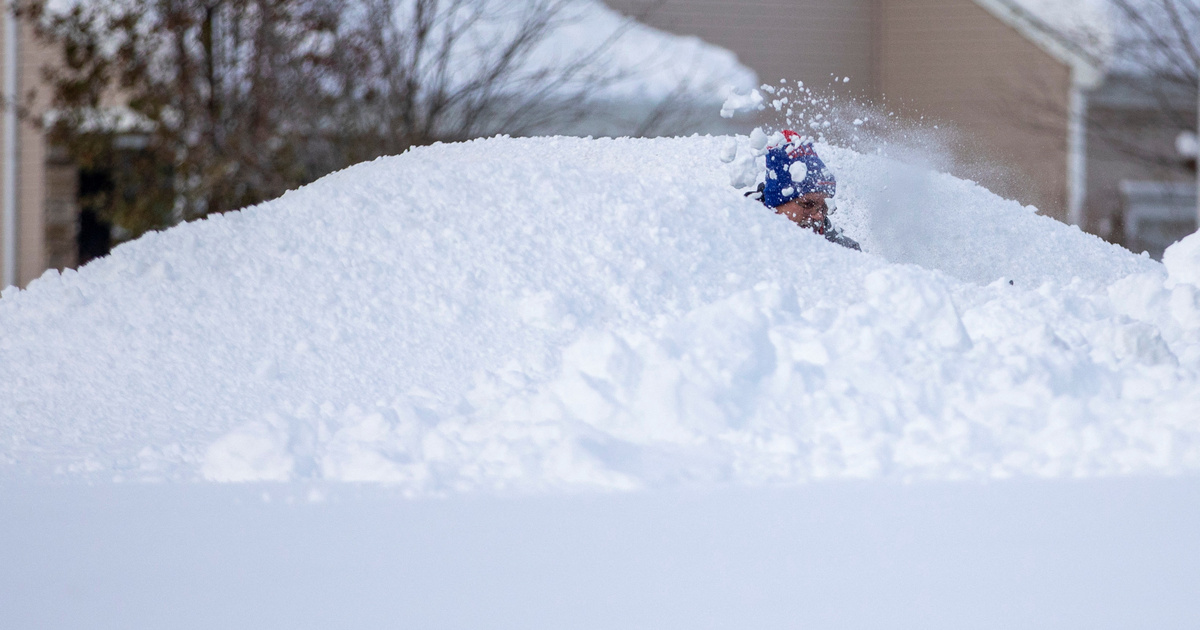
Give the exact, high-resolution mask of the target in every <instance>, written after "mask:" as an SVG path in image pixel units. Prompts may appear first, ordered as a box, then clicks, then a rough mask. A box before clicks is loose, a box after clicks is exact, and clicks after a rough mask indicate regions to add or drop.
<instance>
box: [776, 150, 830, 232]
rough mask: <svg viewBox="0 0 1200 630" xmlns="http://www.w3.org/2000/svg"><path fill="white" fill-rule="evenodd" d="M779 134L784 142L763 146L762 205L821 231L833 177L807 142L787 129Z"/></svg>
mask: <svg viewBox="0 0 1200 630" xmlns="http://www.w3.org/2000/svg"><path fill="white" fill-rule="evenodd" d="M783 136H784V139H785V142H784V144H782V145H780V146H774V147H770V148H768V149H767V174H766V181H765V182H764V183H763V192H762V202H763V205H765V206H767V207H768V208H772V209H774V210H775V212H776V213H778V214H782V215H784V216H786V217H787V218H789V219H791V220H792V221H794V222H795V223H796V224H798V225H800V226H802V227H806V228H809V229H812V230H815V231H817V232H824V231H825V219H826V217H827V216H828V215H829V207H828V200H829V199H830V198H832V197H833V196H834V195H835V194H837V180H836V179H835V178H834V176H833V173H830V172H829V169H828V168H827V167H826V166H825V162H823V161H821V158H820V157H819V156H818V155H817V151H816V149H814V148H813V145H812V143H811V142H803V141H802V140H801V138H800V134H797V133H796V132H794V131H792V130H790V129H789V130H785V131H784V132H783Z"/></svg>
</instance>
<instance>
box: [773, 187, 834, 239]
mask: <svg viewBox="0 0 1200 630" xmlns="http://www.w3.org/2000/svg"><path fill="white" fill-rule="evenodd" d="M826 199H829V195H826V194H825V193H819V192H811V193H808V194H807V195H804V196H803V197H797V198H795V199H793V200H791V201H789V202H787V203H785V204H783V205H780V206H776V207H775V214H782V215H783V216H785V217H787V218H789V219H791V220H792V222H793V223H795V224H796V225H799V226H800V227H802V228H808V229H810V230H813V231H815V232H817V233H818V234H820V233H823V232H824V231H825V216H826V215H827V214H829V206H828V205H827V204H826V203H825V200H826Z"/></svg>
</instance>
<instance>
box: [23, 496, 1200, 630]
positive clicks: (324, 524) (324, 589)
mask: <svg viewBox="0 0 1200 630" xmlns="http://www.w3.org/2000/svg"><path fill="white" fill-rule="evenodd" d="M295 485H298V484H265V485H262V486H258V485H257V484H245V485H240V484H239V485H224V486H215V485H213V484H99V485H96V486H93V487H83V486H81V485H59V486H49V487H45V486H41V487H39V486H26V487H21V488H15V489H14V488H6V487H5V486H4V485H3V484H0V505H3V506H4V509H3V510H0V627H3V628H5V629H6V630H7V629H12V630H24V629H26V628H29V629H34V628H37V629H46V628H63V629H64V630H66V629H76V628H88V629H96V630H105V629H109V628H112V629H126V628H173V629H180V630H185V629H192V628H195V629H197V630H199V629H212V628H222V629H242V628H245V629H247V630H261V629H264V628H279V629H280V630H284V629H287V630H297V629H301V628H304V629H307V628H314V629H316V628H322V629H324V628H421V629H427V630H442V629H446V630H451V629H463V628H481V629H493V628H494V629H509V628H511V629H514V630H517V629H521V630H525V629H530V628H538V629H540V628H545V629H547V630H549V629H561V628H572V629H579V630H591V629H597V630H599V629H618V628H620V629H624V628H695V629H697V630H708V629H712V630H723V629H742V628H746V629H751V628H758V629H772V630H774V629H779V630H784V629H794V628H812V629H818V630H824V629H829V630H838V629H840V630H891V629H897V628H920V629H933V630H942V629H945V630H961V629H963V628H971V629H975V630H1011V629H1013V628H1021V629H1022V630H1063V629H1064V628H1087V629H1089V630H1128V629H1129V628H1154V629H1156V630H1194V629H1195V628H1197V627H1200V605H1198V604H1197V598H1196V593H1197V592H1200V571H1198V570H1197V567H1200V537H1197V536H1196V532H1197V531H1200V484H1197V483H1195V481H1194V480H1190V479H1189V480H1181V479H1161V478H1160V479H1153V480H1137V479H1108V480H1089V481H1078V482H1068V481H1049V482H1048V481H1041V480H1009V481H1005V482H1003V483H983V484H975V483H970V482H968V483H952V484H951V483H946V484H937V483H933V484H914V485H910V486H903V485H899V484H892V483H889V482H886V481H884V482H880V481H872V482H861V483H846V482H828V483H819V484H807V485H804V486H801V487H797V488H789V489H782V490H781V489H747V488H738V489H727V490H724V491H716V492H699V493H693V492H666V491H656V492H648V493H630V494H583V495H579V496H574V497H546V496H538V497H523V498H506V499H497V498H492V497H482V496H479V495H470V496H456V497H453V498H451V499H448V500H421V499H418V500H410V501H405V500H397V499H398V497H396V496H394V493H392V492H390V491H388V490H387V489H382V490H381V489H380V488H378V487H374V486H372V487H363V488H357V489H354V488H352V487H350V486H347V484H330V485H331V486H332V487H330V488H324V489H321V488H319V484H317V485H316V486H315V487H313V488H303V487H294V486H295ZM314 491H316V494H318V495H319V494H321V493H326V496H325V498H324V499H323V500H321V501H318V502H315V503H314V502H311V501H310V500H309V498H308V497H309V496H312V495H313V494H314ZM264 493H265V495H266V497H267V498H269V499H270V500H269V501H267V500H265V498H264V496H263V495H264Z"/></svg>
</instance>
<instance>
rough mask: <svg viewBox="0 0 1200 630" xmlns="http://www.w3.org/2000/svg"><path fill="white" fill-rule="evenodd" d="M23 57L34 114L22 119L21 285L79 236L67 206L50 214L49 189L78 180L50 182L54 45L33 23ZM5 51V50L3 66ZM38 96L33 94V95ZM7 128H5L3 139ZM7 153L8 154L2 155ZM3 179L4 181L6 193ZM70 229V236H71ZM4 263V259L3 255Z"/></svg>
mask: <svg viewBox="0 0 1200 630" xmlns="http://www.w3.org/2000/svg"><path fill="white" fill-rule="evenodd" d="M2 40H3V35H2V34H0V51H3V50H4V48H3V41H2ZM19 44H20V53H19V54H20V63H19V69H18V72H19V76H18V81H17V83H18V86H17V89H18V92H19V93H20V95H21V104H22V105H23V106H28V110H27V113H28V116H27V117H25V118H24V119H23V120H21V121H20V122H19V123H18V133H17V155H18V159H17V191H16V192H17V282H18V284H19V285H20V286H25V285H27V284H29V281H30V280H33V279H34V278H37V277H38V276H40V275H41V274H42V272H43V271H45V270H46V269H47V268H48V267H50V266H59V265H58V264H57V263H59V262H61V261H64V260H66V259H67V258H69V257H71V258H70V260H71V262H74V259H73V257H72V256H73V255H74V254H73V252H70V251H67V252H63V251H61V250H62V249H63V248H64V247H67V246H68V245H66V244H64V243H65V242H66V241H64V239H66V238H70V239H72V240H73V238H74V231H73V230H74V226H75V220H76V217H75V215H74V213H73V212H70V211H69V209H67V208H61V207H59V208H57V209H55V210H56V211H55V212H52V213H51V214H50V216H48V215H47V210H48V208H47V195H51V196H54V195H58V196H59V197H63V196H65V195H70V196H72V198H73V195H74V192H75V191H74V190H73V189H70V190H65V191H64V190H59V189H60V188H61V187H63V186H71V185H73V180H70V181H68V180H69V179H70V178H67V177H65V176H64V177H56V178H55V180H54V181H52V182H49V184H52V185H53V186H52V187H53V188H54V190H51V188H49V187H48V181H47V170H46V160H47V147H46V141H45V135H44V134H43V131H42V127H41V124H40V122H39V121H40V118H41V115H42V114H44V113H45V112H46V110H47V109H48V107H49V90H48V89H47V88H46V86H45V85H44V84H43V81H42V79H41V76H42V68H43V67H44V66H45V65H46V64H47V63H48V62H50V61H51V60H52V59H53V57H52V55H51V54H50V52H49V50H48V49H47V48H46V47H44V46H42V45H40V44H39V43H38V42H37V41H36V40H35V39H34V36H33V30H32V28H31V27H29V26H28V25H22V27H21V29H20V41H19ZM2 62H3V53H2V52H0V67H2ZM31 97H32V98H31ZM2 134H3V130H2V129H0V140H2ZM0 159H3V156H0ZM2 187H3V182H0V193H2V192H3V191H2ZM68 234H69V237H68V236H67V235H68ZM48 237H49V238H50V239H51V240H52V241H53V242H54V243H55V244H56V249H57V250H60V251H56V252H54V253H55V256H53V260H52V259H51V258H52V257H51V253H52V252H51V251H50V250H49V249H48V248H47V239H48ZM0 264H3V262H2V259H0Z"/></svg>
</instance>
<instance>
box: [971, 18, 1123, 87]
mask: <svg viewBox="0 0 1200 630" xmlns="http://www.w3.org/2000/svg"><path fill="white" fill-rule="evenodd" d="M975 3H976V4H978V5H979V6H981V7H983V8H984V9H986V10H987V11H988V12H990V13H991V14H992V15H994V16H996V17H997V18H998V19H1000V20H1001V21H1003V22H1004V23H1005V24H1008V25H1009V26H1011V27H1012V28H1014V29H1016V30H1017V31H1018V32H1019V33H1021V34H1022V35H1024V36H1025V37H1026V38H1027V39H1029V40H1030V41H1032V42H1033V43H1034V44H1036V45H1037V46H1038V47H1039V48H1041V49H1042V50H1043V51H1045V52H1046V53H1047V54H1049V55H1050V56H1052V57H1054V58H1055V59H1058V60H1059V61H1060V62H1062V63H1063V64H1066V65H1067V66H1070V68H1071V69H1072V80H1073V81H1074V82H1075V83H1076V84H1077V85H1080V86H1082V87H1085V88H1092V87H1096V86H1097V85H1099V83H1100V82H1101V80H1102V79H1103V78H1104V67H1105V63H1104V60H1103V59H1102V58H1101V56H1100V55H1099V54H1097V53H1096V52H1093V51H1090V50H1088V49H1087V48H1085V47H1084V46H1082V45H1080V43H1079V42H1078V41H1076V40H1074V39H1072V38H1071V37H1069V36H1068V35H1067V34H1066V33H1064V32H1063V31H1062V30H1061V29H1059V28H1057V27H1055V26H1052V25H1051V24H1050V23H1049V22H1047V21H1046V20H1045V19H1043V16H1041V15H1038V14H1037V13H1035V12H1034V11H1032V10H1030V8H1029V6H1028V5H1027V4H1023V3H1021V2H1017V1H1016V0H975Z"/></svg>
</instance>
